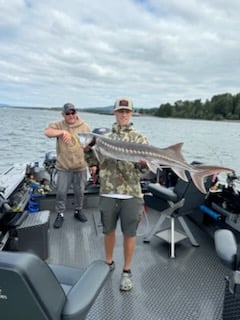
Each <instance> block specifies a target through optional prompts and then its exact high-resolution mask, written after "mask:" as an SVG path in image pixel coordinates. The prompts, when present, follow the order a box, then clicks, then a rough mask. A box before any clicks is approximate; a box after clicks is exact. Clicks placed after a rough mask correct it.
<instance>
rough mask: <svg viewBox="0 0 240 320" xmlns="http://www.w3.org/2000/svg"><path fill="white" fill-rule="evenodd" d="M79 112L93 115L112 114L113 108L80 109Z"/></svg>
mask: <svg viewBox="0 0 240 320" xmlns="http://www.w3.org/2000/svg"><path fill="white" fill-rule="evenodd" d="M79 110H81V111H85V112H92V113H102V114H112V112H113V106H106V107H93V108H79Z"/></svg>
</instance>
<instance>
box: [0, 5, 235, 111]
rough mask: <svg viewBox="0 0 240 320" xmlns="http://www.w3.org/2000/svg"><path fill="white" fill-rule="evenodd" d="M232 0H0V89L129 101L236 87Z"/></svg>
mask: <svg viewBox="0 0 240 320" xmlns="http://www.w3.org/2000/svg"><path fill="white" fill-rule="evenodd" d="M239 9H240V3H239V4H238V2H237V1H234V0H230V1H228V2H227V3H226V2H225V1H221V0H220V1H216V0H211V1H210V0H205V1H197V0H185V1H179V0H149V1H147V0H146V1H137V0H135V1H134V0H122V1H120V2H117V1H111V0H101V1H97V0H92V1H89V0H88V1H85V0H79V1H69V0H68V1H65V0H62V1H57V0H41V1H38V2H37V1H33V0H25V1H23V0H11V2H9V1H6V0H5V1H4V0H0V40H1V41H0V79H1V80H0V84H1V86H0V96H1V101H0V102H3V103H9V104H13V105H16V104H17V105H36V106H61V105H62V104H63V103H64V102H65V101H72V102H74V103H76V104H77V105H78V106H88V107H91V106H105V105H109V104H112V103H113V102H114V100H115V99H116V98H117V97H120V96H130V97H131V98H132V99H133V100H134V102H135V106H136V107H157V106H159V105H160V104H161V103H166V102H175V101H177V100H180V99H182V100H194V99H199V98H200V99H203V100H205V99H206V98H211V97H212V96H213V95H215V94H220V93H224V92H230V93H232V94H236V93H237V92H238V91H239V80H238V77H239V76H238V75H239V66H240V64H239V59H240V58H239V49H240V44H239V40H238V38H239V36H238V34H239V18H238V12H239Z"/></svg>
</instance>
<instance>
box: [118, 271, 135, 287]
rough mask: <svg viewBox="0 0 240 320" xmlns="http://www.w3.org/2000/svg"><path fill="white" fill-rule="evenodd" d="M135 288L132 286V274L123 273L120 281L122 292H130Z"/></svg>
mask: <svg viewBox="0 0 240 320" xmlns="http://www.w3.org/2000/svg"><path fill="white" fill-rule="evenodd" d="M132 287H133V284H132V273H131V272H123V273H122V277H121V281H120V290H121V291H129V290H131V289H132Z"/></svg>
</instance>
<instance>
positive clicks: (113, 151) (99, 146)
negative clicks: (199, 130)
mask: <svg viewBox="0 0 240 320" xmlns="http://www.w3.org/2000/svg"><path fill="white" fill-rule="evenodd" d="M78 138H79V140H80V143H81V145H82V146H83V147H87V146H88V145H91V148H92V149H93V150H94V152H95V154H96V157H97V158H98V160H99V162H100V163H101V162H103V161H104V159H106V158H113V159H116V160H124V161H131V162H135V163H137V162H139V161H140V160H142V159H145V160H146V162H147V166H148V168H149V170H151V171H152V172H154V173H156V172H157V169H158V168H159V169H162V168H171V169H172V170H173V171H174V172H175V173H176V174H177V175H178V176H179V177H180V178H181V179H183V180H185V181H188V179H187V177H186V174H185V171H188V172H189V173H190V176H191V178H192V180H193V183H194V184H195V186H196V187H197V188H198V189H199V191H201V192H202V193H206V192H207V191H206V189H205V186H204V178H205V177H208V176H211V175H216V174H219V173H220V172H234V170H233V169H230V168H226V167H221V166H217V165H205V164H199V165H191V164H188V163H187V161H186V160H185V159H184V157H183V155H182V146H183V143H177V144H174V145H171V146H169V147H167V148H157V147H155V146H152V145H149V144H142V143H136V142H129V141H124V140H120V139H110V138H108V137H106V136H104V135H98V134H95V133H92V132H89V133H79V134H78Z"/></svg>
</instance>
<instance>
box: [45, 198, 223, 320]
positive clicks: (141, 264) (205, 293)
mask: <svg viewBox="0 0 240 320" xmlns="http://www.w3.org/2000/svg"><path fill="white" fill-rule="evenodd" d="M87 201H88V205H87V208H86V209H85V213H86V214H87V216H88V222H86V223H80V222H78V221H77V220H75V219H74V217H73V209H72V208H70V209H69V210H68V211H67V212H66V214H65V221H64V224H63V227H62V228H61V229H54V228H53V222H54V219H55V213H54V210H53V202H54V201H53V199H52V200H51V203H50V202H46V203H42V207H43V209H46V208H50V209H51V214H50V229H49V258H48V260H47V262H49V263H55V264H65V265H69V266H76V267H80V268H85V267H86V266H87V265H88V264H89V263H91V262H92V261H93V260H95V259H104V249H103V235H102V227H101V223H100V214H99V210H98V208H97V205H96V202H97V198H95V197H92V198H91V197H90V198H88V199H87ZM89 204H90V205H89ZM91 204H92V206H91ZM70 207H71V205H70ZM146 217H147V219H146ZM158 217H159V212H157V211H155V210H153V209H148V210H147V216H144V217H143V219H142V221H141V223H140V226H139V229H138V235H137V243H136V250H135V255H134V258H133V262H132V273H133V283H134V287H133V289H132V290H131V291H130V292H121V291H120V290H119V281H120V276H121V271H122V262H123V252H122V235H121V232H120V230H119V229H117V239H116V246H115V251H114V260H115V263H116V268H115V270H114V271H113V272H111V274H110V276H109V278H108V279H107V282H106V284H105V286H104V288H103V290H102V291H101V293H100V295H99V296H98V298H97V300H96V302H95V303H94V305H93V307H92V309H91V310H90V312H89V314H88V316H87V319H88V320H97V319H98V320H112V319H114V320H118V319H119V320H120V319H121V320H122V319H131V320H135V319H136V320H146V319H148V320H221V319H222V317H221V315H222V308H223V299H224V288H225V281H224V279H225V276H226V275H227V274H228V272H229V271H228V270H227V269H226V268H225V267H224V266H223V265H222V264H221V263H220V261H219V258H218V257H217V255H216V253H215V249H214V242H213V238H212V237H211V235H210V234H208V233H206V232H205V231H204V230H203V229H201V228H200V227H199V226H198V225H197V224H196V223H194V222H193V221H192V220H190V219H188V220H187V222H188V225H189V226H190V228H191V230H192V233H193V234H194V236H195V238H196V240H197V241H198V242H199V244H200V246H199V247H193V246H192V245H191V243H190V242H189V240H188V239H185V240H182V241H181V242H179V243H177V244H176V258H175V259H172V258H170V257H169V244H168V243H167V242H165V241H163V240H161V239H159V238H157V237H155V236H154V237H153V238H152V240H151V242H150V243H144V242H143V237H144V234H145V233H146V232H147V230H148V229H149V228H151V226H153V225H154V223H155V222H156V221H157V219H158ZM147 221H148V222H149V225H148V224H147Z"/></svg>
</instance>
